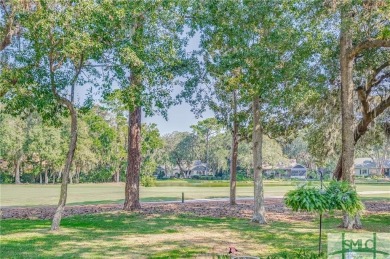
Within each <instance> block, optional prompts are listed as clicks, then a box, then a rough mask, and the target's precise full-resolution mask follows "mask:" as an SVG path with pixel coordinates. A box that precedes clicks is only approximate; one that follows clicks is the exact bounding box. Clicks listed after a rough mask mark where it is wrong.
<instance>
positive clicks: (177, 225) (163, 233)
mask: <svg viewBox="0 0 390 259" xmlns="http://www.w3.org/2000/svg"><path fill="white" fill-rule="evenodd" d="M388 222H390V215H389V214H387V215H371V216H367V217H364V218H363V224H364V227H365V229H364V230H353V231H354V232H390V229H389V224H388ZM339 223H340V219H334V218H331V217H327V218H325V220H324V235H323V243H324V247H323V249H324V250H325V251H326V234H327V233H336V232H340V231H341V229H338V228H337V226H338V225H339ZM49 228H50V221H48V220H3V221H2V222H1V258H54V257H59V258H108V257H112V258H185V257H194V256H196V255H199V254H219V255H223V254H227V252H228V248H229V246H234V247H235V248H237V249H238V250H239V251H240V254H246V255H252V256H262V257H265V256H268V255H271V254H279V253H283V252H291V251H297V250H299V249H304V250H308V251H310V252H313V253H316V252H317V249H318V246H317V244H318V220H317V219H315V220H311V221H292V222H287V221H280V222H271V223H270V224H268V225H264V226H260V225H257V224H254V223H251V222H249V221H248V220H243V219H225V218H224V219H215V218H207V217H196V216H193V215H190V214H185V215H184V214H181V215H168V214H167V215H152V216H144V215H139V214H136V213H125V212H113V213H104V214H94V215H83V216H73V217H69V218H65V219H63V221H62V226H61V229H60V231H59V232H57V233H56V232H51V231H49Z"/></svg>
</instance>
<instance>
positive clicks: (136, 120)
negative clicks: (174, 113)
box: [123, 107, 141, 210]
mask: <svg viewBox="0 0 390 259" xmlns="http://www.w3.org/2000/svg"><path fill="white" fill-rule="evenodd" d="M128 136H129V137H128V140H129V144H128V153H127V170H126V187H125V204H124V206H123V209H124V210H136V209H140V208H141V205H140V202H139V177H140V169H141V107H137V108H135V110H134V111H130V112H129V132H128Z"/></svg>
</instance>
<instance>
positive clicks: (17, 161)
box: [14, 156, 22, 184]
mask: <svg viewBox="0 0 390 259" xmlns="http://www.w3.org/2000/svg"><path fill="white" fill-rule="evenodd" d="M21 163H22V156H20V157H19V158H17V159H15V161H14V165H15V184H20V164H21Z"/></svg>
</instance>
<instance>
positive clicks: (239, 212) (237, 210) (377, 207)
mask: <svg viewBox="0 0 390 259" xmlns="http://www.w3.org/2000/svg"><path fill="white" fill-rule="evenodd" d="M237 203H238V204H237V205H235V206H231V205H229V202H227V201H202V202H185V203H142V204H141V206H142V208H141V209H140V210H138V211H137V213H140V214H143V215H156V214H193V215H196V216H206V217H216V218H225V217H228V218H244V219H250V218H251V217H252V215H253V201H252V200H251V201H249V200H248V201H241V200H240V201H238V202H237ZM365 206H366V211H365V214H378V213H390V202H374V201H368V202H365ZM122 207H123V205H121V204H103V205H80V206H67V207H66V208H65V211H64V215H63V216H64V217H69V216H72V215H81V214H93V213H101V212H109V211H120V210H121V209H122ZM265 207H266V211H267V218H268V219H269V221H276V220H277V221H280V220H283V221H286V220H287V221H297V220H298V221H299V220H311V219H314V218H317V217H316V216H315V215H313V214H308V213H293V212H291V210H289V209H288V208H286V207H285V206H284V204H283V200H282V199H266V201H265ZM55 209H56V207H55V206H50V207H4V208H0V218H1V219H10V218H13V219H51V218H52V217H53V215H54V212H55Z"/></svg>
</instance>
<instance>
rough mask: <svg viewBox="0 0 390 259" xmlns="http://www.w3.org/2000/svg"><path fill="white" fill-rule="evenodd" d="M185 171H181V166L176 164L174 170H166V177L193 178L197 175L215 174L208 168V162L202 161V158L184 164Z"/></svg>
mask: <svg viewBox="0 0 390 259" xmlns="http://www.w3.org/2000/svg"><path fill="white" fill-rule="evenodd" d="M181 168H182V170H183V171H180V168H179V166H175V167H173V168H172V170H170V171H168V172H165V171H164V174H165V177H166V178H170V177H176V178H191V177H193V176H195V175H197V176H201V175H204V176H214V173H213V172H212V171H211V170H210V168H208V166H207V164H206V163H202V162H201V161H200V160H196V161H193V162H192V164H190V165H182V166H181Z"/></svg>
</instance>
